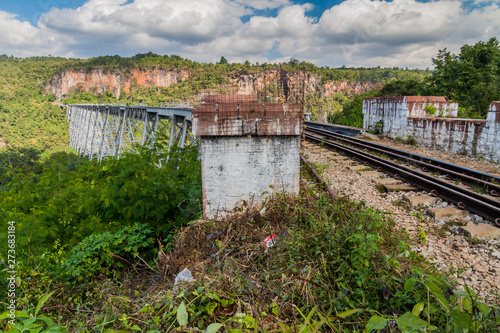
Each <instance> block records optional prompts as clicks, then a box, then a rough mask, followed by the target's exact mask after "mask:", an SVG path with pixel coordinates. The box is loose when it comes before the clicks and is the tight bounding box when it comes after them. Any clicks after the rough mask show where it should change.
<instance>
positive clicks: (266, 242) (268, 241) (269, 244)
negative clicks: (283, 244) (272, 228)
mask: <svg viewBox="0 0 500 333" xmlns="http://www.w3.org/2000/svg"><path fill="white" fill-rule="evenodd" d="M276 237H278V236H277V235H276V234H272V235H271V236H267V238H266V239H265V240H264V247H273V246H274V244H275V243H276Z"/></svg>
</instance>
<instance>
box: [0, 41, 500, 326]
mask: <svg viewBox="0 0 500 333" xmlns="http://www.w3.org/2000/svg"><path fill="white" fill-rule="evenodd" d="M433 63H434V65H435V68H434V69H433V70H407V69H401V68H328V67H317V66H315V65H313V64H310V63H307V62H301V61H299V60H297V59H290V61H289V62H287V63H282V64H267V63H265V64H250V63H249V62H245V63H243V64H236V63H228V62H227V60H226V59H225V58H224V57H221V61H220V62H219V63H216V64H205V63H197V62H194V61H191V60H188V59H183V58H181V57H179V56H175V55H170V56H167V55H165V56H161V55H157V54H154V53H151V52H149V53H144V54H137V55H135V56H133V57H129V58H123V57H120V56H101V57H96V58H90V59H65V58H57V57H33V58H13V57H9V56H6V55H3V56H0V117H1V119H0V126H1V127H0V140H1V141H0V219H1V221H2V229H1V230H0V242H1V244H2V246H1V250H0V264H1V266H2V267H1V269H0V281H1V282H0V284H1V285H2V288H1V289H0V304H1V309H2V310H0V330H1V331H2V332H13V333H14V332H96V333H97V332H108V333H116V332H151V333H153V332H173V331H179V332H210V333H211V332H217V331H219V332H222V331H224V332H235V333H236V332H431V331H432V332H498V327H500V309H499V307H498V303H499V302H498V300H499V299H498V297H499V296H498V293H496V294H495V293H494V292H492V293H491V294H490V295H489V296H488V298H487V299H481V298H479V297H478V296H477V295H476V294H475V292H474V291H473V290H471V289H470V288H468V287H467V286H459V285H458V284H457V282H456V281H457V279H458V278H459V277H460V275H461V274H462V270H456V269H453V268H450V271H449V272H448V273H441V272H438V271H436V270H435V269H434V268H433V265H432V264H431V263H429V262H428V261H427V260H426V259H425V258H424V257H422V256H421V255H418V254H416V253H415V252H413V251H412V250H411V247H412V246H413V245H416V244H418V243H421V244H422V243H425V241H426V240H425V235H423V236H422V237H419V238H418V239H410V238H409V236H408V235H407V234H406V233H405V232H401V230H398V229H397V228H396V223H397V217H396V216H392V215H389V214H386V212H383V211H382V212H381V211H376V210H374V209H372V208H370V207H367V206H366V204H365V203H364V202H363V201H361V202H355V201H352V200H350V199H349V198H340V199H339V198H337V199H335V198H331V197H329V196H328V195H326V193H325V192H324V190H323V188H322V187H321V185H319V184H315V183H314V182H313V177H312V175H311V174H309V172H308V171H307V169H306V168H301V191H300V194H299V195H298V196H296V197H289V196H285V195H276V196H274V197H273V198H271V199H270V200H269V201H268V202H266V203H265V208H266V209H265V210H260V211H258V210H256V209H254V208H252V207H247V206H243V207H242V208H241V209H240V210H239V211H237V212H235V214H234V215H233V216H231V217H228V218H226V219H224V220H222V221H203V220H201V218H202V191H201V163H200V160H199V157H198V148H197V147H196V146H193V147H187V148H183V149H181V148H177V147H174V148H173V149H172V150H170V151H168V149H167V147H165V146H163V145H162V144H161V142H163V141H164V140H162V138H161V137H160V138H159V140H157V141H156V144H154V145H152V146H148V147H136V149H135V150H136V152H134V153H125V154H123V155H121V156H120V157H119V158H112V157H109V158H107V159H104V160H103V161H101V162H97V161H94V160H88V159H86V158H82V157H80V156H78V155H77V154H75V152H74V151H72V150H71V149H70V148H68V147H67V145H68V141H69V137H68V123H67V120H66V115H65V110H64V108H62V107H61V106H60V103H67V104H74V103H124V104H129V105H133V104H138V103H147V104H149V105H155V106H158V105H160V104H161V103H163V102H168V101H181V100H194V98H193V96H194V95H196V94H198V93H200V92H202V91H204V90H207V89H208V90H209V89H218V91H222V92H223V91H224V89H229V88H230V87H229V81H230V80H229V78H230V77H234V76H235V75H238V74H248V73H260V72H263V71H268V70H273V69H284V70H286V71H288V72H301V73H307V74H311V75H312V74H314V75H316V76H317V77H318V78H319V79H320V82H321V84H324V83H326V82H330V81H333V82H336V81H348V82H368V81H370V82H380V83H382V85H383V87H382V88H381V89H377V90H372V91H368V92H366V93H364V94H359V95H346V94H336V95H332V96H328V97H325V96H323V95H322V94H321V92H320V91H317V92H311V93H309V94H307V95H306V96H304V98H305V99H304V102H305V105H306V107H307V109H308V111H309V112H311V113H312V114H313V116H318V117H319V116H320V115H324V114H326V115H327V117H328V120H329V121H331V122H336V123H341V124H346V125H351V126H360V124H362V113H361V104H362V101H363V98H365V97H374V96H392V95H433V94H435V95H444V96H447V97H448V98H450V100H452V101H457V102H459V103H460V105H461V110H460V112H461V115H463V116H471V117H484V116H485V114H486V108H487V105H489V103H491V101H493V100H500V95H499V93H500V47H499V44H498V41H497V40H496V39H495V38H493V39H490V40H489V41H487V42H478V43H477V44H475V45H472V46H469V45H464V46H463V47H462V49H461V52H460V54H458V55H455V54H452V53H450V52H449V51H447V50H446V49H445V50H442V51H440V52H439V53H438V54H437V55H436V58H434V59H433ZM96 68H100V69H103V70H105V71H117V72H126V71H127V69H129V70H130V69H131V68H142V69H150V68H166V69H172V70H180V69H185V70H189V71H190V73H191V75H190V76H189V78H188V79H186V80H184V81H182V82H180V83H177V84H173V85H171V86H169V87H166V88H161V89H158V88H157V87H152V88H146V87H139V86H134V87H132V89H131V91H130V92H129V93H126V92H124V91H122V93H121V94H120V98H119V99H118V100H117V99H116V98H115V97H114V95H113V94H112V93H111V92H105V93H104V94H96V95H93V94H92V93H90V92H84V91H81V90H75V91H74V92H73V94H72V95H71V96H67V98H66V99H64V100H62V101H58V100H57V98H56V96H55V95H53V94H49V95H45V94H44V91H45V89H44V87H45V84H46V83H47V82H48V81H49V80H51V78H52V77H53V76H54V75H57V74H60V73H62V72H63V71H65V70H68V69H74V70H84V71H92V70H93V69H96ZM159 161H162V165H163V166H162V167H158V165H159ZM316 167H317V169H318V170H320V169H321V166H316ZM273 233H276V234H277V235H278V237H277V241H276V245H275V246H274V247H272V248H265V247H263V246H262V241H263V240H264V239H265V238H266V237H267V236H268V235H270V234H273ZM9 250H11V251H10V252H9ZM187 266H189V267H195V269H194V270H193V272H192V273H193V276H194V277H195V278H196V279H195V281H192V282H188V283H181V284H178V285H175V282H174V279H175V277H176V276H177V274H178V273H179V272H180V271H182V270H183V269H184V268H185V267H187ZM12 271H15V272H16V273H15V274H12ZM13 276H14V277H13ZM13 290H15V296H16V297H15V300H16V303H15V311H16V312H15V318H16V319H12V317H10V314H11V312H10V308H11V304H12V299H13V297H12V295H11V293H12V292H13ZM4 309H5V312H3V311H4Z"/></svg>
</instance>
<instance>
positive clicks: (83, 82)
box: [45, 68, 382, 98]
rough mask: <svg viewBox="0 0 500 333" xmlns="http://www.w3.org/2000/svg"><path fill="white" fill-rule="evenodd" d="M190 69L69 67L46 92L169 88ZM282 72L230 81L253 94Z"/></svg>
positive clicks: (310, 84)
mask: <svg viewBox="0 0 500 333" xmlns="http://www.w3.org/2000/svg"><path fill="white" fill-rule="evenodd" d="M190 75H191V73H190V71H189V70H186V69H182V70H167V69H159V68H154V69H145V70H143V69H139V68H131V69H124V70H117V71H106V72H104V71H103V70H102V69H93V70H91V71H90V72H88V71H85V70H79V71H75V70H68V71H65V72H63V73H61V74H58V75H55V76H54V77H53V78H52V80H50V81H49V82H47V83H46V85H45V93H46V94H50V93H54V94H55V95H56V96H57V97H58V98H62V97H65V96H69V95H71V94H72V93H73V92H75V91H76V90H82V91H85V92H92V93H93V94H99V93H101V94H102V93H104V92H106V91H109V92H111V93H113V94H114V95H115V96H116V97H117V98H119V97H120V91H121V89H124V91H125V92H129V91H130V90H131V89H133V88H134V86H136V87H154V86H157V87H168V86H170V85H171V84H174V83H179V82H182V81H183V80H186V79H188V78H189V77H190ZM281 75H283V74H282V72H280V71H279V70H270V71H266V72H259V73H249V74H233V75H232V76H231V77H229V81H230V82H231V83H232V84H233V85H234V86H235V87H236V92H235V93H237V94H245V95H255V94H256V93H257V92H258V91H262V90H263V89H264V87H266V86H269V85H272V84H273V83H274V84H276V82H278V80H279V79H280V76H281ZM286 81H287V83H288V84H289V85H290V86H291V87H296V88H297V89H296V90H300V91H302V90H305V94H309V93H319V94H321V96H323V97H328V96H331V95H334V94H338V93H341V94H346V95H353V94H361V93H364V92H366V91H368V90H371V89H374V88H381V87H382V83H381V82H370V81H368V82H349V81H335V82H332V81H330V82H326V83H324V84H321V80H320V78H319V77H317V76H315V75H312V74H306V75H305V76H304V77H303V76H302V73H287V74H286Z"/></svg>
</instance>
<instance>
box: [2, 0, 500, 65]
mask: <svg viewBox="0 0 500 333" xmlns="http://www.w3.org/2000/svg"><path fill="white" fill-rule="evenodd" d="M491 37H497V38H499V39H500V0H494V1H492V0H467V1H464V0H434V1H431V0H392V1H384V0H344V1H343V0H321V1H320V0H316V1H305V0H297V1H294V0H17V1H13V0H0V54H7V55H14V56H16V57H29V56H47V55H52V56H63V57H73V58H89V57H95V56H99V55H115V54H118V55H120V56H124V57H125V56H132V55H134V54H137V53H145V52H149V51H152V52H154V53H157V54H161V55H164V54H168V55H172V54H175V55H179V56H181V57H184V58H188V59H191V60H195V61H199V62H217V61H219V60H220V58H221V56H224V57H225V58H226V59H227V60H228V61H229V62H245V61H246V60H248V61H250V62H251V63H256V62H259V63H263V62H286V61H288V60H289V59H290V58H297V59H299V60H300V61H308V62H311V63H313V64H315V65H317V66H329V67H340V66H343V65H345V66H347V67H359V66H362V67H376V66H381V67H394V66H397V67H403V68H405V67H408V68H423V69H425V68H432V67H433V65H432V57H435V56H436V55H437V53H438V51H439V50H442V49H444V48H447V49H448V50H450V51H452V52H454V53H459V52H460V47H461V46H462V45H464V44H475V43H477V42H478V41H486V40H488V39H490V38H491Z"/></svg>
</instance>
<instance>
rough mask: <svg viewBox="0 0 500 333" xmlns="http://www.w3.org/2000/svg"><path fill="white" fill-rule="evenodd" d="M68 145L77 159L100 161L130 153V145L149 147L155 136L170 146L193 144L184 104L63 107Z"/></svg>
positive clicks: (189, 118) (186, 109)
mask: <svg viewBox="0 0 500 333" xmlns="http://www.w3.org/2000/svg"><path fill="white" fill-rule="evenodd" d="M65 107H66V116H67V118H68V121H69V122H70V125H69V135H70V141H69V145H70V146H71V147H72V148H73V149H75V150H76V151H77V152H78V153H79V154H80V155H82V156H87V157H89V158H90V159H93V158H97V160H99V161H100V160H102V159H103V158H106V157H108V156H116V155H120V154H121V153H122V152H124V151H129V150H132V149H133V147H134V145H136V144H140V145H152V144H153V143H154V142H155V139H156V137H157V136H158V134H159V133H165V135H166V137H167V138H168V150H170V147H172V145H178V146H180V147H184V146H186V145H190V144H192V143H193V142H194V141H195V138H194V136H193V135H192V132H191V111H192V110H193V108H192V107H190V106H189V105H188V104H176V105H168V106H167V107H148V106H118V105H117V106H115V105H83V104H82V105H66V106H65Z"/></svg>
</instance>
